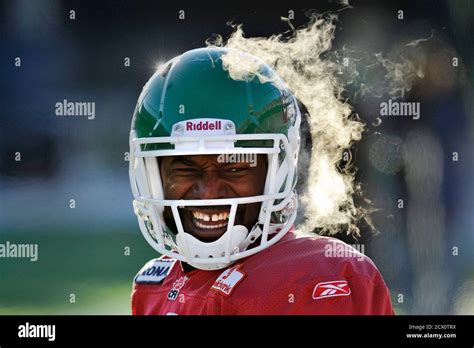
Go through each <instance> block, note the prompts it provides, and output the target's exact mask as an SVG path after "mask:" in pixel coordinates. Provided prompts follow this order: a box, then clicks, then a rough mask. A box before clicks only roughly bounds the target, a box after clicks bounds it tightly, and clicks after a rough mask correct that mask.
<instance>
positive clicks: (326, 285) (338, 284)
mask: <svg viewBox="0 0 474 348" xmlns="http://www.w3.org/2000/svg"><path fill="white" fill-rule="evenodd" d="M350 294H351V289H350V288H349V284H348V283H347V281H345V280H335V281H332V282H323V283H319V284H317V285H316V286H315V287H314V290H313V299H315V300H318V299H321V298H326V297H336V296H349V295H350Z"/></svg>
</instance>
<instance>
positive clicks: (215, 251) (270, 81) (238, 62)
mask: <svg viewBox="0 0 474 348" xmlns="http://www.w3.org/2000/svg"><path fill="white" fill-rule="evenodd" d="M230 57H231V58H232V59H229V62H231V64H229V63H227V60H226V58H230ZM245 66H252V67H257V68H256V69H254V70H255V71H250V70H249V71H244V74H240V75H239V76H238V77H236V76H235V75H236V74H233V70H235V69H237V70H239V69H240V71H241V70H242V67H245ZM300 123H301V114H300V111H299V108H298V105H297V102H296V98H295V97H294V96H293V94H292V93H291V92H290V91H289V89H288V87H287V86H286V85H285V83H284V82H283V81H282V80H281V79H280V78H279V77H278V76H277V74H276V73H275V72H274V70H272V69H271V68H270V67H269V66H268V65H266V64H265V63H263V62H262V61H260V60H259V59H258V58H256V57H254V56H251V55H249V54H247V53H244V52H240V51H237V50H233V49H227V48H216V47H207V48H199V49H195V50H191V51H188V52H186V53H184V54H182V55H180V56H178V57H176V58H174V59H171V60H170V61H169V62H167V63H165V64H164V65H163V66H162V67H161V68H160V69H159V70H158V71H157V72H156V73H155V74H154V75H153V76H152V77H151V78H150V80H149V81H148V82H147V83H146V85H145V86H144V88H143V91H142V93H141V95H140V97H139V99H138V103H137V106H136V109H135V113H134V116H133V120H132V129H131V133H130V183H131V187H132V192H133V196H134V201H133V205H134V210H135V214H136V215H137V217H138V222H139V226H140V229H141V231H142V233H143V235H144V237H145V239H146V240H147V241H148V243H149V244H150V245H151V246H152V247H153V248H154V249H156V250H157V251H158V252H159V253H161V254H164V255H167V256H169V257H172V258H175V259H178V260H181V261H183V262H186V263H188V264H190V265H192V266H194V267H196V268H199V269H205V270H212V269H221V268H224V267H227V266H228V265H230V264H232V263H233V262H235V261H237V260H239V259H241V258H244V257H247V256H249V255H252V254H255V253H257V252H260V251H262V250H264V249H266V248H268V247H269V246H271V245H272V244H274V243H276V242H277V241H278V240H280V239H281V238H282V237H283V236H284V234H285V233H287V232H288V231H289V230H290V228H291V227H292V226H293V223H294V221H295V218H296V211H297V203H298V200H297V195H296V191H295V185H296V179H297V178H296V170H297V161H298V151H299V144H300ZM198 154H199V155H207V154H214V155H229V156H231V155H236V154H241V155H243V154H264V155H266V156H268V169H267V174H266V181H265V187H264V192H263V194H262V195H259V196H252V197H237V198H223V199H202V200H200V199H193V200H183V199H181V200H168V199H165V197H164V194H163V186H162V181H161V175H160V170H159V165H158V161H157V158H159V157H161V156H191V155H198ZM255 202H260V203H261V208H260V213H259V216H258V220H257V221H255V225H254V226H253V228H251V229H250V230H249V229H248V228H247V227H245V226H242V225H235V224H234V219H235V215H236V211H237V208H238V206H239V205H241V204H250V203H255ZM209 205H212V206H220V205H225V206H230V211H229V216H228V223H227V230H226V232H225V233H224V234H223V235H222V236H221V237H220V238H219V239H218V240H216V241H213V242H208V243H206V242H203V241H200V240H198V239H197V238H195V237H194V236H192V235H191V234H190V233H187V232H186V231H184V229H183V224H182V221H181V217H180V213H179V210H180V209H181V208H183V207H187V206H209ZM165 207H170V209H171V211H172V214H173V217H174V221H175V224H176V230H177V231H176V230H175V231H172V230H171V229H170V228H169V226H167V225H166V223H165V221H164V217H163V212H164V208H165ZM251 245H252V246H251ZM249 246H251V247H250V248H249Z"/></svg>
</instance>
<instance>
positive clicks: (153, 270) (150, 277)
mask: <svg viewBox="0 0 474 348" xmlns="http://www.w3.org/2000/svg"><path fill="white" fill-rule="evenodd" d="M175 262H176V260H175V259H170V258H163V257H160V258H158V259H153V260H150V261H148V262H147V263H146V264H145V265H144V266H143V267H142V269H140V271H139V272H138V273H137V275H136V276H135V278H134V283H135V284H159V283H161V282H162V281H163V280H164V279H165V278H166V276H167V275H168V274H169V272H170V270H171V268H172V267H173V265H174V264H175Z"/></svg>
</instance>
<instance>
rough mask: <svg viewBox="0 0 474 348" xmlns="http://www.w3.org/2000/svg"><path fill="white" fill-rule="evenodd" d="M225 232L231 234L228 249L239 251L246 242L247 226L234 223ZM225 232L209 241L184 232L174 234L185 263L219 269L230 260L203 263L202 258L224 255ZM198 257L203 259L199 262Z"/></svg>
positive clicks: (207, 268)
mask: <svg viewBox="0 0 474 348" xmlns="http://www.w3.org/2000/svg"><path fill="white" fill-rule="evenodd" d="M227 233H230V234H231V241H230V245H231V248H230V250H232V253H238V252H240V251H241V250H242V247H243V246H244V244H246V243H245V241H246V237H247V234H248V229H247V227H245V226H242V225H236V226H234V227H233V228H232V231H231V232H227ZM227 233H224V234H223V235H222V236H220V237H219V239H218V240H216V241H214V242H210V243H205V242H201V241H200V240H199V239H197V238H196V237H193V236H192V235H190V234H189V233H186V232H185V233H178V234H177V235H176V245H177V246H178V251H179V253H180V254H182V255H184V256H185V257H186V260H189V261H188V262H187V263H188V264H190V265H191V266H193V267H195V268H199V269H203V270H216V269H221V268H224V267H226V266H228V265H230V264H231V262H230V261H229V262H224V263H205V262H204V260H206V259H209V258H216V259H217V258H222V257H224V256H226V255H225V250H226V249H227V248H226V243H227ZM229 257H230V255H229ZM199 259H203V261H202V262H199Z"/></svg>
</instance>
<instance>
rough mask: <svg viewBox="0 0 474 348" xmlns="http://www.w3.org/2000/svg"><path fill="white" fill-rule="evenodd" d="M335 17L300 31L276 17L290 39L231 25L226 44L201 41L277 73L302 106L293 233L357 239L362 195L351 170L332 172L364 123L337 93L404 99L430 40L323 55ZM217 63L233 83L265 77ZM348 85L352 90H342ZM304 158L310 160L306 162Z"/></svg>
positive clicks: (250, 66) (242, 64)
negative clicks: (388, 49)
mask: <svg viewBox="0 0 474 348" xmlns="http://www.w3.org/2000/svg"><path fill="white" fill-rule="evenodd" d="M336 19H337V16H336V15H333V14H329V15H326V16H324V17H323V16H320V15H312V16H311V17H310V19H309V22H308V24H307V25H306V26H305V27H303V28H300V29H296V30H295V29H294V27H293V26H292V25H291V23H290V22H289V21H288V19H286V18H282V20H284V21H287V22H288V24H289V26H290V27H291V29H292V35H291V37H289V38H288V37H284V36H283V34H278V35H272V36H271V37H269V38H262V37H255V38H246V37H244V32H243V30H242V25H237V26H234V32H233V33H232V34H231V35H230V37H229V39H228V40H227V42H224V40H223V39H222V37H221V36H220V35H216V36H215V37H214V38H213V39H208V40H207V42H206V43H207V45H208V46H224V47H228V48H233V49H236V50H238V51H241V52H246V53H249V54H251V55H253V56H256V57H258V58H260V59H261V60H262V61H264V62H265V63H266V64H268V65H269V66H271V67H272V68H273V69H274V70H275V71H276V72H277V74H278V75H279V76H280V77H281V78H282V79H283V80H284V83H285V84H286V86H287V87H288V88H289V89H290V90H291V91H292V92H293V93H294V95H295V96H296V97H297V98H298V100H299V101H301V102H302V103H303V104H304V105H305V106H306V108H307V111H308V114H309V117H308V124H309V128H310V133H311V139H312V148H311V149H303V151H301V154H302V155H303V156H302V157H300V166H302V167H303V168H308V172H307V173H300V174H299V175H300V177H301V175H307V177H306V178H305V182H306V183H307V184H306V185H305V189H304V191H303V192H300V204H301V205H302V208H303V209H302V210H303V214H304V220H302V222H301V223H300V225H299V226H298V231H299V232H301V233H305V232H311V231H314V230H316V229H317V230H319V232H320V233H328V234H333V233H336V232H340V231H341V228H346V229H347V230H346V231H347V233H355V234H356V235H357V234H358V232H359V230H358V228H357V226H356V223H357V221H359V220H360V219H361V218H366V221H367V222H368V223H369V224H370V219H369V216H368V214H369V213H370V209H372V208H370V209H367V208H365V207H361V206H356V204H355V203H354V199H353V198H354V195H355V194H356V193H361V191H360V185H359V184H358V183H357V182H356V181H355V179H354V175H355V172H354V171H353V170H352V168H351V167H350V163H349V164H348V165H347V166H346V167H345V168H344V169H343V170H340V169H338V164H339V163H340V161H341V159H343V154H344V153H347V149H348V148H350V147H351V146H352V145H353V144H354V143H356V142H358V141H359V140H360V139H361V136H362V132H363V131H364V127H365V124H364V123H363V122H361V121H360V120H359V119H358V118H356V117H354V113H353V111H352V107H351V106H350V105H349V104H348V103H347V101H346V100H345V99H344V96H343V92H348V94H349V95H350V96H351V97H352V98H359V97H361V98H364V97H366V96H370V97H376V98H380V97H382V96H388V97H391V98H400V97H403V96H404V94H405V92H406V91H409V90H410V89H411V86H412V84H413V82H414V81H415V79H416V78H421V77H423V71H422V65H423V64H422V58H423V55H420V52H419V51H420V50H419V47H418V44H419V43H420V42H422V41H426V40H429V39H430V38H431V37H429V38H426V39H420V40H417V41H412V42H410V43H409V44H407V45H404V46H403V47H402V48H401V50H400V51H399V52H394V53H393V54H392V56H389V57H384V56H383V55H382V53H376V54H367V53H364V52H358V51H356V50H350V49H347V48H346V47H344V48H343V49H342V50H339V51H330V50H331V48H332V41H333V38H334V33H335V29H336V25H335V22H336ZM420 57H421V58H420ZM344 59H345V60H344ZM222 61H223V65H224V68H225V69H227V70H228V71H229V74H230V76H231V77H232V78H234V79H236V80H242V79H246V78H248V76H249V73H250V74H253V75H256V76H257V77H258V78H259V79H260V80H261V81H266V80H265V79H267V77H266V76H265V75H264V74H262V73H261V72H260V71H259V64H257V63H255V62H254V61H251V60H250V61H248V62H247V61H246V60H242V56H241V55H239V54H238V53H229V54H226V55H224V56H223V57H222ZM346 63H348V64H346ZM273 82H275V83H277V84H278V83H281V82H280V81H273ZM348 87H351V88H352V91H345V88H348ZM345 151H346V152H345ZM306 153H309V155H308V156H306V157H305V154H306ZM349 154H350V152H349ZM349 162H350V161H349Z"/></svg>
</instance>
